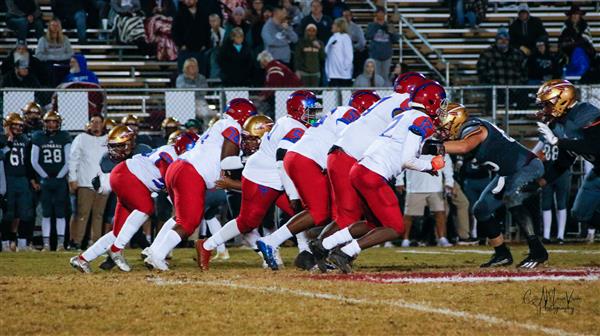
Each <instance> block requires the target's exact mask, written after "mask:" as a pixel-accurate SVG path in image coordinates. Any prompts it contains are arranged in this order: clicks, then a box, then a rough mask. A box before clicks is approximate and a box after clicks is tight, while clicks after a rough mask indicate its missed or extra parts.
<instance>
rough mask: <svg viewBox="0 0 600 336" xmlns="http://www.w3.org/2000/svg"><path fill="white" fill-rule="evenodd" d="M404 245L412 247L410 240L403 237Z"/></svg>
mask: <svg viewBox="0 0 600 336" xmlns="http://www.w3.org/2000/svg"><path fill="white" fill-rule="evenodd" d="M401 246H402V247H410V240H408V239H402V245H401Z"/></svg>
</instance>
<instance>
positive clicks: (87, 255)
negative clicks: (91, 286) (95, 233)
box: [79, 231, 117, 262]
mask: <svg viewBox="0 0 600 336" xmlns="http://www.w3.org/2000/svg"><path fill="white" fill-rule="evenodd" d="M115 239H117V237H115V234H114V233H113V232H112V231H109V232H108V233H107V234H105V235H104V236H102V237H100V239H98V240H96V242H95V243H94V244H93V245H92V246H90V247H88V249H87V250H85V252H83V253H82V254H81V255H80V256H79V258H81V259H83V260H85V261H87V262H90V261H92V260H94V259H96V258H98V257H99V256H101V255H102V254H104V253H105V252H106V251H107V250H108V249H109V248H110V246H111V245H112V243H113V242H114V241H115Z"/></svg>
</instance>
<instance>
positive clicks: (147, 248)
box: [140, 246, 150, 260]
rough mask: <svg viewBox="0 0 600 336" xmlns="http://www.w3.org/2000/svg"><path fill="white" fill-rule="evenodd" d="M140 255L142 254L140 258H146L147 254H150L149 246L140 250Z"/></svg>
mask: <svg viewBox="0 0 600 336" xmlns="http://www.w3.org/2000/svg"><path fill="white" fill-rule="evenodd" d="M140 255H141V256H142V260H145V259H146V258H148V256H150V246H148V247H146V248H145V249H143V250H142V252H141V253H140Z"/></svg>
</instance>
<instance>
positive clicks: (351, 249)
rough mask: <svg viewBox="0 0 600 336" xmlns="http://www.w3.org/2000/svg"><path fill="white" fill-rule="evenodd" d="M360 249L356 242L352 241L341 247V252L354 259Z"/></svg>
mask: <svg viewBox="0 0 600 336" xmlns="http://www.w3.org/2000/svg"><path fill="white" fill-rule="evenodd" d="M360 251H362V250H361V248H360V246H358V241H357V240H356V239H353V240H352V241H351V242H350V243H348V244H346V246H344V247H342V252H344V253H345V254H347V255H349V256H351V257H354V256H356V255H358V254H359V253H360Z"/></svg>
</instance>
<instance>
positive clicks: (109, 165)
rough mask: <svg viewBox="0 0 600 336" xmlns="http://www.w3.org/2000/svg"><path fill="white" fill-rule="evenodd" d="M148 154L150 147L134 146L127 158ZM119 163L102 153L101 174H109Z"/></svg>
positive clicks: (143, 145) (150, 150)
mask: <svg viewBox="0 0 600 336" xmlns="http://www.w3.org/2000/svg"><path fill="white" fill-rule="evenodd" d="M150 152H152V148H151V147H150V146H148V145H145V144H136V145H135V148H134V149H133V151H132V152H131V155H130V156H129V157H132V156H134V155H136V154H147V153H150ZM125 160H127V159H125ZM125 160H123V161H125ZM120 162H122V161H114V160H113V159H111V158H110V157H109V156H108V152H107V153H104V155H102V159H100V169H101V170H102V172H103V173H110V172H111V171H112V170H113V169H114V168H115V167H116V166H117V165H118V164H119V163H120Z"/></svg>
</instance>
